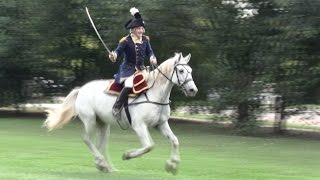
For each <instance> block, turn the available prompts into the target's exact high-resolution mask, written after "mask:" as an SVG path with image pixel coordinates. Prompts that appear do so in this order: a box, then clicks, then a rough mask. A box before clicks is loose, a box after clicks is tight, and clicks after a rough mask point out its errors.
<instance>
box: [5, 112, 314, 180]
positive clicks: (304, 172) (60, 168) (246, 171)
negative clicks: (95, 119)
mask: <svg viewBox="0 0 320 180" xmlns="http://www.w3.org/2000/svg"><path fill="white" fill-rule="evenodd" d="M41 124H42V121H41V120H40V119H14V118H1V119H0V179H4V180H11V179H14V180H15V179H17V180H38V179H39V180H42V179H45V180H47V179H50V180H51V179H52V180H54V179H59V180H61V179H63V180H67V179H70V180H71V179H83V180H88V179H90V180H91V179H120V180H121V179H137V180H138V179H139V180H140V179H178V180H180V179H190V180H192V179H208V180H209V179H210V180H214V179H217V180H229V179H230V180H231V179H232V180H234V179H236V180H253V179H256V180H266V179H268V180H269V179H270V180H281V179H283V180H287V179H290V180H311V179H315V180H316V179H320V171H319V170H318V169H319V168H320V161H319V157H320V151H319V149H320V142H319V141H317V140H309V139H301V138H293V137H273V136H260V137H248V136H236V135H232V134H231V133H228V132H225V130H221V129H215V128H214V127H212V126H211V125H207V124H191V123H175V124H172V125H171V127H172V129H173V131H174V132H175V134H176V135H177V137H178V138H179V140H180V148H181V159H182V161H181V164H180V169H179V172H178V175H177V176H173V175H171V174H168V173H166V172H165V170H164V164H165V161H166V160H167V159H168V158H169V155H170V151H171V147H170V143H169V142H168V141H167V140H166V139H165V138H163V137H162V136H161V135H159V133H158V132H157V131H154V130H152V131H151V135H152V137H153V139H154V141H155V143H156V146H155V149H154V150H153V151H151V152H150V153H148V154H146V155H144V156H143V157H140V158H137V159H132V160H129V161H123V160H121V156H122V153H123V152H124V151H126V150H128V149H131V148H136V147H140V143H139V141H138V138H137V137H136V136H135V134H134V133H133V132H132V131H122V130H120V129H119V128H118V127H115V129H112V130H111V138H110V142H109V144H110V147H109V151H110V153H109V155H110V157H111V160H112V162H113V165H114V166H115V167H116V168H117V169H118V170H119V171H118V172H115V173H110V174H106V173H101V172H98V171H97V170H96V169H95V165H94V159H93V157H92V155H91V154H90V152H89V149H88V148H87V147H86V146H85V144H84V143H83V142H82V139H81V133H82V125H81V124H80V123H79V122H73V123H71V124H69V125H68V126H66V127H64V128H63V129H59V130H57V131H54V132H50V133H48V132H46V130H45V129H43V128H41Z"/></svg>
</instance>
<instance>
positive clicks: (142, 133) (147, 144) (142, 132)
mask: <svg viewBox="0 0 320 180" xmlns="http://www.w3.org/2000/svg"><path fill="white" fill-rule="evenodd" d="M132 128H133V130H134V131H135V132H136V134H137V135H138V137H139V139H140V142H141V144H142V145H143V147H142V148H139V149H132V150H129V151H127V152H126V153H124V154H123V156H122V159H123V160H128V159H131V158H136V157H139V156H141V155H143V154H145V153H147V152H149V151H151V149H152V148H153V145H154V143H153V141H152V139H151V136H150V134H149V131H148V129H147V127H146V125H144V124H142V125H140V126H134V127H132Z"/></svg>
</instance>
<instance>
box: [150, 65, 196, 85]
mask: <svg viewBox="0 0 320 180" xmlns="http://www.w3.org/2000/svg"><path fill="white" fill-rule="evenodd" d="M178 66H182V67H183V68H184V69H185V70H186V71H187V75H186V76H185V78H184V81H181V80H180V78H179V77H180V76H179V75H178V74H179V72H178V68H177V67H178ZM185 66H189V65H188V64H175V65H174V67H173V71H172V74H171V76H170V78H169V77H168V76H167V75H166V74H164V73H163V72H162V71H161V70H160V69H159V66H155V65H152V68H153V69H157V70H158V71H159V73H160V74H162V75H163V76H164V77H165V78H166V79H167V80H168V81H170V82H171V83H172V84H175V83H174V82H173V81H172V78H173V75H174V73H176V77H177V80H178V84H177V85H178V86H179V88H180V89H181V90H185V89H186V88H185V87H184V85H185V84H186V83H188V82H190V81H193V79H192V78H188V75H189V74H191V72H190V71H188V69H187V68H186V67H185ZM190 77H192V76H190Z"/></svg>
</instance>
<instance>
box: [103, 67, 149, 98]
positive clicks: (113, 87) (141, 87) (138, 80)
mask: <svg viewBox="0 0 320 180" xmlns="http://www.w3.org/2000/svg"><path fill="white" fill-rule="evenodd" d="M123 87H124V85H123V83H122V84H117V83H115V81H114V80H113V81H112V82H111V83H110V84H109V85H108V87H107V89H106V90H105V93H107V94H112V95H116V96H118V95H119V93H120V91H121V90H122V88H123ZM148 89H149V87H148V84H147V82H146V81H145V78H144V76H143V75H142V73H137V74H135V75H134V77H133V87H132V92H131V93H130V94H129V96H136V95H137V94H139V93H141V92H143V91H146V90H148Z"/></svg>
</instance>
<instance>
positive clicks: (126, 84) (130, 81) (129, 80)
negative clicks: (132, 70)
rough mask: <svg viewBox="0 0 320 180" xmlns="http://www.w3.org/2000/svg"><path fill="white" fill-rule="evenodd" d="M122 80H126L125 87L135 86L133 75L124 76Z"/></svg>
mask: <svg viewBox="0 0 320 180" xmlns="http://www.w3.org/2000/svg"><path fill="white" fill-rule="evenodd" d="M120 82H121V83H122V82H124V87H127V88H132V87H133V75H132V76H129V77H124V78H121V79H120Z"/></svg>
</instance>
